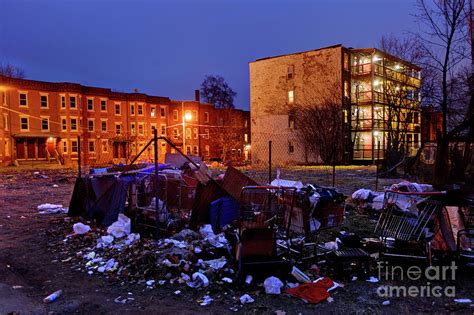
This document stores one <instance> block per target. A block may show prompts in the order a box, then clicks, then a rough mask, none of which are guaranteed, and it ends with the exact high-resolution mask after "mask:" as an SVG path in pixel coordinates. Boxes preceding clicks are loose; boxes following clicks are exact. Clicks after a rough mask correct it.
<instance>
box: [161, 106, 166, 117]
mask: <svg viewBox="0 0 474 315" xmlns="http://www.w3.org/2000/svg"><path fill="white" fill-rule="evenodd" d="M160 116H161V118H165V117H166V108H165V107H164V106H161V107H160Z"/></svg>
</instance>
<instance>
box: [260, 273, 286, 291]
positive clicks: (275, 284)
mask: <svg viewBox="0 0 474 315" xmlns="http://www.w3.org/2000/svg"><path fill="white" fill-rule="evenodd" d="M263 286H264V287H265V293H267V294H280V293H281V290H280V289H281V287H282V286H283V282H281V280H280V279H278V278H277V277H268V278H267V279H265V281H264V282H263Z"/></svg>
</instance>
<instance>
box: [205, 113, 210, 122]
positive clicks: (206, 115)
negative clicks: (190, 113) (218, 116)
mask: <svg viewBox="0 0 474 315" xmlns="http://www.w3.org/2000/svg"><path fill="white" fill-rule="evenodd" d="M204 122H209V112H204Z"/></svg>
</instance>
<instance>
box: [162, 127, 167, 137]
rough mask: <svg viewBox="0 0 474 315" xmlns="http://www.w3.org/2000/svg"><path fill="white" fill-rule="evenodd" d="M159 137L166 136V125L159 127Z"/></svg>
mask: <svg viewBox="0 0 474 315" xmlns="http://www.w3.org/2000/svg"><path fill="white" fill-rule="evenodd" d="M161 135H162V136H166V125H161Z"/></svg>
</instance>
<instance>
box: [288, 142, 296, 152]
mask: <svg viewBox="0 0 474 315" xmlns="http://www.w3.org/2000/svg"><path fill="white" fill-rule="evenodd" d="M294 152H295V146H294V145H293V142H291V141H290V142H288V153H294Z"/></svg>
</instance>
